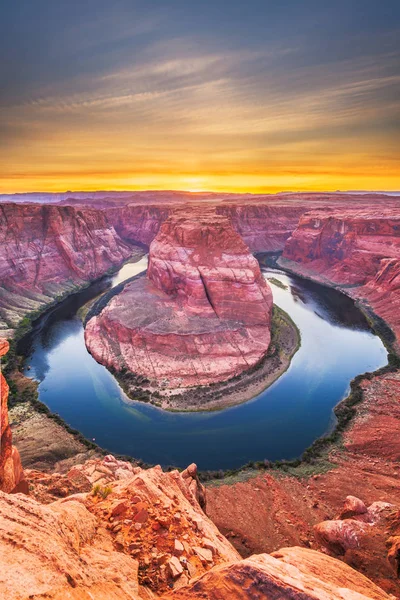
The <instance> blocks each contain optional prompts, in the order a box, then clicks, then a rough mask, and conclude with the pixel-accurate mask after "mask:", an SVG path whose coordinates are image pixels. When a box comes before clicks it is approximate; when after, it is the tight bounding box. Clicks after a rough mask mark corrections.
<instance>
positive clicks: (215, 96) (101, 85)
mask: <svg viewBox="0 0 400 600" xmlns="http://www.w3.org/2000/svg"><path fill="white" fill-rule="evenodd" d="M0 55H1V57H2V58H1V60H0V192H3V193H5V192H21V191H65V190H95V189H114V190H121V189H132V190H133V189H181V190H190V191H205V190H215V191H235V192H255V193H259V192H265V193H274V192H277V191H280V190H336V189H341V190H346V189H357V190H360V189H365V190H400V135H399V134H400V1H399V0H335V1H332V0H329V1H326V0H301V1H300V0H274V1H271V0H247V1H246V2H244V0H230V2H227V1H226V0H223V1H221V0H203V1H202V2H199V1H194V0H185V1H182V0H172V1H166V0H164V1H161V0H160V1H159V0H147V1H145V2H141V1H138V2H136V1H135V0H130V1H128V0H112V1H110V0H79V1H76V0H17V1H16V0H2V2H1V8H0Z"/></svg>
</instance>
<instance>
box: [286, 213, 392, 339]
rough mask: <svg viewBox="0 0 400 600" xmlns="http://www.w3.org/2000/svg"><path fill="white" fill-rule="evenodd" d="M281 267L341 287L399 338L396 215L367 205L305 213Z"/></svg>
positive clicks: (291, 239) (287, 248) (289, 240)
mask: <svg viewBox="0 0 400 600" xmlns="http://www.w3.org/2000/svg"><path fill="white" fill-rule="evenodd" d="M287 261H290V262H287ZM281 264H283V265H286V266H289V267H290V268H293V269H294V270H295V271H298V272H300V273H303V274H305V275H309V276H312V277H314V278H316V279H320V280H322V281H325V282H327V283H334V284H336V285H338V286H340V287H341V288H343V289H344V290H345V292H346V293H348V294H349V295H351V296H353V297H354V298H357V299H359V300H361V301H364V302H365V303H366V304H367V305H369V306H370V307H371V308H372V309H373V311H374V312H376V313H377V314H378V315H379V316H381V317H382V318H384V319H385V320H386V321H387V322H388V323H389V325H390V326H391V327H392V328H393V330H394V332H395V334H396V336H398V335H400V310H399V309H400V217H399V216H398V211H393V209H381V210H376V209H374V208H372V207H369V208H368V209H364V210H363V211H359V210H341V211H336V210H334V211H324V212H321V211H319V212H318V211H311V212H309V213H306V214H305V215H303V216H302V217H301V218H300V221H299V224H298V227H297V228H296V229H295V231H294V232H293V234H292V236H291V237H290V238H289V239H288V241H287V243H286V245H285V248H284V252H283V261H281Z"/></svg>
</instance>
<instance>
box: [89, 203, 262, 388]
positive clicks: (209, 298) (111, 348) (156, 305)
mask: <svg viewBox="0 0 400 600" xmlns="http://www.w3.org/2000/svg"><path fill="white" fill-rule="evenodd" d="M271 310H272V293H271V291H270V289H269V286H268V285H267V284H266V282H265V280H264V278H263V277H262V275H261V271H260V268H259V266H258V262H257V260H256V259H255V258H254V257H253V256H252V255H251V254H250V252H249V250H248V248H247V246H246V245H245V243H244V242H243V240H242V239H241V238H240V237H239V236H238V234H237V233H236V232H235V231H234V229H233V228H232V226H231V224H230V222H229V220H228V219H227V218H226V217H223V216H219V215H216V214H215V213H212V212H211V213H206V214H204V213H202V212H200V213H196V212H194V213H193V214H192V216H190V217H186V216H182V214H181V213H177V214H175V215H173V216H171V217H169V218H168V219H167V220H166V221H165V223H163V225H162V226H161V228H160V231H159V233H158V235H157V237H156V238H155V239H154V241H153V242H152V244H151V246H150V260H149V268H148V273H147V277H146V278H141V279H138V280H136V281H134V282H132V283H130V284H128V285H126V286H125V288H124V290H123V291H122V292H121V293H120V294H118V295H117V296H114V297H113V298H112V299H111V300H110V302H109V303H108V304H107V305H106V307H105V308H104V309H103V310H102V312H101V313H100V314H99V315H97V316H94V317H93V318H91V319H90V320H89V322H88V323H87V326H86V331H85V340H86V345H87V347H88V349H89V351H90V352H91V353H92V354H93V356H94V357H95V358H96V360H98V361H99V362H101V363H103V364H106V365H107V366H109V367H113V368H115V369H117V370H121V369H122V368H126V369H128V370H129V371H131V372H133V373H136V374H140V375H144V376H145V377H147V378H149V379H150V380H155V381H157V382H162V383H163V384H164V385H166V386H168V387H172V388H176V387H190V386H195V385H204V384H208V383H213V382H216V381H223V380H226V379H229V378H230V377H232V376H234V375H238V374H239V373H241V372H242V371H244V370H246V369H248V368H250V367H252V366H253V365H255V364H256V363H257V362H258V361H259V360H260V359H261V358H262V357H263V356H264V354H265V353H266V352H267V350H268V346H269V343H270V329H269V326H270V319H271Z"/></svg>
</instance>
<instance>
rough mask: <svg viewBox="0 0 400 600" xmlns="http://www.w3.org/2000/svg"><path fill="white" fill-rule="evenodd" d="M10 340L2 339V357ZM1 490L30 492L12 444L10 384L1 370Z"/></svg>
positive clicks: (0, 350)
mask: <svg viewBox="0 0 400 600" xmlns="http://www.w3.org/2000/svg"><path fill="white" fill-rule="evenodd" d="M8 349H9V346H8V342H7V341H6V340H3V339H0V357H2V356H4V355H5V354H7V352H8ZM0 396H1V406H0V418H1V423H0V433H1V441H0V443H1V445H0V490H2V491H4V492H25V493H27V492H28V484H27V482H26V481H25V477H24V472H23V470H22V465H21V459H20V457H19V452H18V450H17V449H16V448H15V446H13V445H12V435H11V428H10V425H9V422H8V408H7V400H8V385H7V382H6V380H5V378H4V377H3V374H2V373H1V372H0Z"/></svg>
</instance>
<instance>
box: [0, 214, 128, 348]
mask: <svg viewBox="0 0 400 600" xmlns="http://www.w3.org/2000/svg"><path fill="white" fill-rule="evenodd" d="M131 254H132V247H131V246H130V245H129V244H127V243H126V242H123V241H122V239H121V238H120V237H119V236H118V234H117V233H116V231H115V230H114V228H113V227H112V225H110V224H109V222H108V221H107V218H106V215H105V213H104V212H102V211H96V210H92V209H75V208H72V207H69V206H47V205H17V204H4V205H0V282H1V289H0V329H1V330H2V331H3V336H4V337H11V336H12V330H13V329H14V328H15V327H16V326H17V325H18V323H19V321H20V320H21V318H22V317H23V316H24V315H26V314H28V313H30V312H32V311H36V310H38V309H40V308H42V307H43V306H45V305H46V304H48V303H49V302H51V301H53V300H54V299H57V298H58V297H60V296H61V295H63V294H65V293H68V292H71V291H73V290H74V289H76V287H77V286H79V285H82V284H84V283H86V282H88V281H90V280H92V279H95V278H97V277H99V276H101V275H103V274H104V273H106V271H107V270H108V269H109V268H110V267H112V266H114V265H118V264H119V263H121V262H122V261H123V260H125V259H126V258H128V257H129V256H130V255H131Z"/></svg>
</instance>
